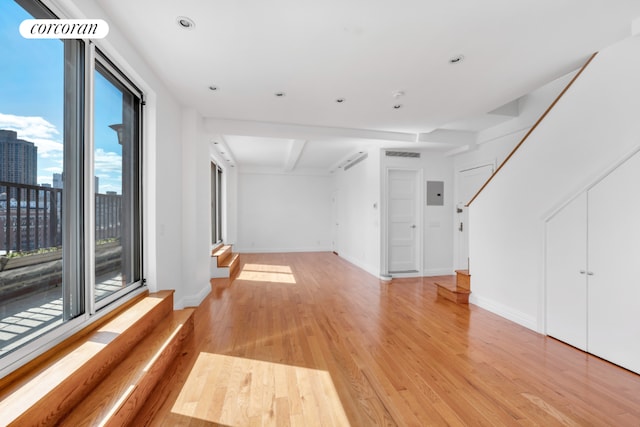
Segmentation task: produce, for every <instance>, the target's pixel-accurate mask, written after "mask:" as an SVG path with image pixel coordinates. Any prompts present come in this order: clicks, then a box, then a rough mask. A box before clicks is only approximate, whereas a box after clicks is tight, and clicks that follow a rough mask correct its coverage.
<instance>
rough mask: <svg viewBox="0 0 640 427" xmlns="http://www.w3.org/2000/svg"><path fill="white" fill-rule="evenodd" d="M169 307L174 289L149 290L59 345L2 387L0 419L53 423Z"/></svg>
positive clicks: (7, 422)
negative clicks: (90, 329) (83, 333)
mask: <svg viewBox="0 0 640 427" xmlns="http://www.w3.org/2000/svg"><path fill="white" fill-rule="evenodd" d="M172 310H173V291H161V292H157V293H154V294H149V295H148V296H147V297H145V298H143V299H141V300H140V301H139V302H137V303H135V304H133V305H132V306H131V307H129V308H127V309H126V310H125V311H123V312H122V313H120V314H119V315H118V316H117V317H114V318H113V319H112V320H110V321H108V322H107V323H105V324H104V325H102V326H101V327H99V328H98V329H96V330H95V331H93V332H91V333H89V334H87V335H86V336H84V337H82V338H81V339H79V340H77V341H76V342H74V343H73V344H71V345H68V346H66V347H64V348H61V349H60V350H59V352H58V353H56V354H53V355H52V356H51V357H49V358H48V360H46V361H44V362H42V364H41V365H38V366H37V367H35V368H33V370H32V371H31V373H25V375H24V376H23V377H22V378H21V379H20V380H19V381H16V382H15V383H14V384H11V385H9V386H8V387H7V388H6V389H5V390H2V392H1V393H0V425H55V424H57V423H59V422H60V420H61V419H62V418H63V417H65V416H66V415H67V414H68V413H69V412H70V411H71V410H72V409H73V408H74V407H76V406H77V405H78V404H79V403H80V402H81V401H82V399H84V398H85V397H86V396H87V395H88V394H89V393H90V392H91V391H92V390H93V389H94V388H95V387H96V386H97V385H98V384H99V383H100V382H101V381H102V380H103V379H104V378H105V376H106V375H107V374H108V373H109V372H110V371H112V370H113V369H115V367H116V366H117V365H118V364H119V363H120V362H121V361H122V360H124V359H125V357H126V356H127V355H128V354H129V353H130V352H131V349H132V348H133V347H135V346H136V344H137V343H138V342H140V341H141V340H142V339H143V338H145V337H146V336H147V335H149V333H150V332H151V331H152V330H153V329H154V328H155V327H156V326H157V325H158V324H159V323H160V322H161V321H162V319H164V318H165V317H167V315H168V314H169V313H170V312H171V311H172Z"/></svg>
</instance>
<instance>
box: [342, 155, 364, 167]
mask: <svg viewBox="0 0 640 427" xmlns="http://www.w3.org/2000/svg"><path fill="white" fill-rule="evenodd" d="M367 157H369V154H367V153H364V154H362V155H361V156H360V157H358V158H356V159H355V160H353V161H352V162H349V163H348V164H347V165H345V167H344V170H345V171H347V170H349V169H351V168H352V167H354V166H355V165H357V164H358V163H360V162H361V161H363V160H364V159H366V158H367Z"/></svg>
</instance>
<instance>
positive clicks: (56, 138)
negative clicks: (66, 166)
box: [0, 113, 63, 158]
mask: <svg viewBox="0 0 640 427" xmlns="http://www.w3.org/2000/svg"><path fill="white" fill-rule="evenodd" d="M0 129H8V130H13V131H16V132H17V133H18V138H20V139H24V140H26V141H29V142H33V143H34V144H35V145H36V146H37V147H38V156H39V157H42V158H47V157H58V156H59V157H60V158H61V157H62V151H63V145H62V142H61V140H60V132H59V131H58V129H57V128H56V127H55V125H53V124H51V123H49V122H48V121H47V120H45V119H43V118H42V117H37V116H33V117H30V116H16V115H13V114H3V113H0Z"/></svg>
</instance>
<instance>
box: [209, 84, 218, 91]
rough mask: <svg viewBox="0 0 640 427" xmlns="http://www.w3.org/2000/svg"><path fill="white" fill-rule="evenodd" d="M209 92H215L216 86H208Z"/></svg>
mask: <svg viewBox="0 0 640 427" xmlns="http://www.w3.org/2000/svg"><path fill="white" fill-rule="evenodd" d="M209 90H211V91H214V92H215V91H216V90H218V86H213V85H211V86H209Z"/></svg>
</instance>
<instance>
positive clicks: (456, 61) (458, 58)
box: [449, 55, 464, 64]
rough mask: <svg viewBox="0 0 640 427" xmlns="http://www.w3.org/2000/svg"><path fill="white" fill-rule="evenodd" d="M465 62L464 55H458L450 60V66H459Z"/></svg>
mask: <svg viewBox="0 0 640 427" xmlns="http://www.w3.org/2000/svg"><path fill="white" fill-rule="evenodd" d="M463 60H464V55H456V56H452V57H451V58H449V64H459V63H460V62H462V61H463Z"/></svg>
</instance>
